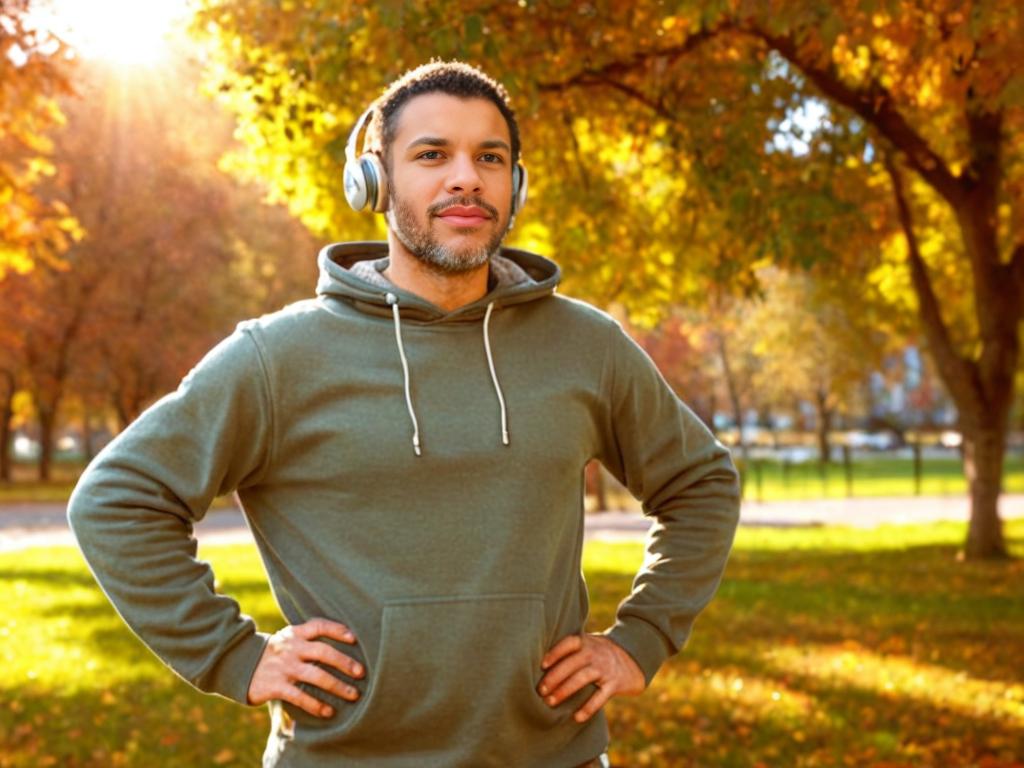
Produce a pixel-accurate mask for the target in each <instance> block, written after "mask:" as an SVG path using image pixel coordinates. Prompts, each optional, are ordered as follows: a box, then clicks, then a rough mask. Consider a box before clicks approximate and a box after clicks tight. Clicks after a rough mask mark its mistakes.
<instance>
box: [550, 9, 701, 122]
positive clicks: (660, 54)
mask: <svg viewBox="0 0 1024 768" xmlns="http://www.w3.org/2000/svg"><path fill="white" fill-rule="evenodd" d="M718 32H719V29H705V30H701V31H700V32H697V33H695V34H692V35H690V36H689V37H687V38H686V40H684V41H683V42H682V43H680V44H679V45H673V46H669V47H667V48H656V49H654V50H650V51H639V52H636V53H634V54H633V55H632V56H628V57H626V58H624V59H621V60H615V61H610V62H608V63H607V64H604V65H603V66H600V67H589V66H588V67H584V68H583V69H581V70H580V71H579V72H577V73H576V74H574V75H572V76H570V77H567V78H565V79H563V80H555V81H551V82H546V83H545V82H542V83H538V84H537V90H538V91H541V92H545V93H561V92H563V91H567V90H569V89H570V88H575V87H585V86H594V85H607V86H609V87H611V88H615V89H616V90H618V91H620V92H622V93H624V94H626V95H627V96H629V97H630V98H632V99H634V100H636V101H638V102H640V103H641V104H643V105H644V106H646V107H648V108H650V109H651V110H652V111H653V112H654V113H655V114H657V115H658V116H659V117H662V118H664V119H666V120H669V121H671V122H673V123H675V122H678V121H679V117H678V115H675V114H674V113H672V112H670V111H669V110H668V109H666V108H665V105H664V104H662V103H661V100H660V99H658V100H655V99H652V98H650V97H649V96H647V95H646V94H644V93H642V92H641V91H639V90H638V89H636V88H633V87H632V86H629V85H626V84H625V83H623V82H622V81H621V80H619V79H617V78H619V77H622V76H624V75H628V74H630V73H632V72H635V71H636V70H637V69H641V68H643V67H646V66H647V65H648V64H649V63H650V62H651V61H656V60H657V59H661V58H668V59H671V60H672V61H673V62H674V61H675V60H677V59H679V58H681V57H683V56H685V55H686V54H688V53H690V52H691V51H693V50H694V49H696V48H697V47H698V46H700V45H702V44H703V43H705V42H707V41H708V40H711V39H712V38H713V37H715V36H716V35H717V34H718Z"/></svg>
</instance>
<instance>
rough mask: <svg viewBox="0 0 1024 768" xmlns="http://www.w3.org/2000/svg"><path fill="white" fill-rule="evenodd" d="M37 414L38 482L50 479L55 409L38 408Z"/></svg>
mask: <svg viewBox="0 0 1024 768" xmlns="http://www.w3.org/2000/svg"><path fill="white" fill-rule="evenodd" d="M36 410H38V412H39V480H40V481H42V482H46V481H48V480H49V479H50V468H51V465H52V463H53V428H54V422H55V421H56V419H55V415H56V409H49V408H38V407H37V409H36Z"/></svg>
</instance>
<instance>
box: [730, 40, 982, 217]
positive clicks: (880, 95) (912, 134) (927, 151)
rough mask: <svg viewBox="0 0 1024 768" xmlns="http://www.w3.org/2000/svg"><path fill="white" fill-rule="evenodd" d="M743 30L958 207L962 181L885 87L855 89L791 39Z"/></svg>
mask: <svg viewBox="0 0 1024 768" xmlns="http://www.w3.org/2000/svg"><path fill="white" fill-rule="evenodd" d="M744 29H745V30H746V31H748V32H749V33H750V34H752V35H754V36H756V37H758V38H760V39H761V40H763V41H764V42H765V43H767V44H768V45H769V46H771V47H772V48H774V49H775V50H776V51H778V52H779V54H781V55H782V56H783V58H785V59H786V60H787V61H789V62H790V63H791V64H793V65H794V66H795V67H797V68H798V69H799V70H800V71H801V72H803V73H804V75H805V76H806V77H807V78H808V79H809V80H810V81H811V82H812V83H814V84H815V85H816V86H817V87H818V89H819V90H820V91H821V92H822V93H824V94H825V95H826V96H828V97H829V98H830V99H832V100H833V101H835V102H836V103H837V104H842V105H843V106H845V107H847V108H849V109H851V110H853V111H854V112H855V113H857V114H858V115H860V116H861V118H863V119H864V121H865V122H867V123H869V124H870V125H873V126H874V127H875V128H876V129H877V130H878V131H879V133H881V134H882V135H883V136H884V137H885V138H886V139H888V140H889V141H890V142H891V143H892V145H893V146H894V147H895V148H896V149H898V150H900V151H901V152H903V154H904V155H905V156H906V158H907V162H908V163H909V164H910V166H911V167H912V168H913V169H914V170H915V171H917V172H918V173H919V174H920V175H921V177H922V178H924V179H925V181H927V182H928V183H929V184H930V185H931V186H932V187H933V188H934V189H935V190H936V191H937V192H938V193H939V194H940V195H942V197H943V198H945V199H946V201H947V202H948V203H949V204H950V205H952V206H954V207H955V206H957V205H959V204H960V202H961V200H962V198H963V189H962V186H961V184H960V180H959V179H958V178H957V177H956V176H954V175H953V173H952V172H951V171H950V170H949V167H948V166H947V165H946V163H945V161H944V160H943V159H942V157H941V156H939V154H938V153H937V152H935V150H933V149H932V148H931V147H930V146H928V143H927V142H926V141H925V140H924V138H922V137H921V135H920V134H919V133H917V131H915V130H914V129H913V128H912V127H911V126H910V125H909V124H908V123H907V121H906V120H905V119H904V117H903V115H901V114H900V113H899V111H898V110H897V109H896V104H895V101H894V100H893V98H892V94H891V93H889V91H888V90H887V89H886V88H884V87H882V86H881V85H879V84H878V83H875V82H872V83H871V84H870V85H869V86H868V87H867V88H866V89H860V90H859V89H856V88H853V87H851V86H849V85H847V84H846V83H844V82H843V81H842V80H841V79H840V78H839V76H838V75H837V73H836V71H835V70H834V68H832V67H822V66H819V65H815V64H813V63H811V62H808V61H804V60H802V59H801V58H800V54H799V51H798V46H797V43H796V41H795V40H793V38H792V37H790V36H788V35H775V34H772V33H770V32H768V31H767V30H764V29H761V28H759V27H757V26H747V27H744Z"/></svg>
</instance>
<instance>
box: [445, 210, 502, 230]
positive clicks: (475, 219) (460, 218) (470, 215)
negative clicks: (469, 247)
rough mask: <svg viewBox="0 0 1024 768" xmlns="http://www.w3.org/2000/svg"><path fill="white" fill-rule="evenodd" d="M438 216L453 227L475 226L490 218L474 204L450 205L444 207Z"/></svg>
mask: <svg viewBox="0 0 1024 768" xmlns="http://www.w3.org/2000/svg"><path fill="white" fill-rule="evenodd" d="M438 216H439V217H440V218H442V219H444V220H445V221H446V222H447V223H448V224H451V225H452V226H455V227H476V226H479V225H480V224H483V223H484V222H485V221H487V220H488V219H490V218H491V215H490V214H489V213H487V211H485V210H484V209H483V208H478V207H476V206H475V205H473V206H466V205H456V206H452V207H451V208H446V209H445V210H444V211H442V212H441V213H439V214H438Z"/></svg>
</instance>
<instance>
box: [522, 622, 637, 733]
mask: <svg viewBox="0 0 1024 768" xmlns="http://www.w3.org/2000/svg"><path fill="white" fill-rule="evenodd" d="M541 666H542V667H544V668H545V669H547V670H548V672H547V674H546V675H544V677H543V678H542V679H541V681H540V684H539V685H538V686H537V691H538V692H539V693H540V694H541V696H544V697H545V698H544V701H545V702H546V703H547V704H548V705H549V706H552V707H555V706H558V705H559V704H561V703H562V702H563V701H565V700H566V699H567V698H569V697H570V696H572V695H573V694H575V693H577V692H578V691H580V690H581V689H583V688H584V686H586V685H589V684H591V683H593V684H595V685H596V686H597V689H598V690H597V691H596V692H595V693H594V694H592V695H591V696H590V698H589V699H588V700H587V702H586V703H585V704H584V705H583V706H582V707H581V708H580V709H578V710H577V711H576V712H575V713H574V715H573V716H574V718H575V719H576V721H577V722H581V723H582V722H583V721H585V720H587V719H588V718H590V717H592V716H593V715H594V713H595V712H597V711H598V710H600V709H601V707H603V706H604V705H605V703H606V702H607V701H608V700H609V699H610V698H612V697H613V696H622V695H626V696H632V695H637V694H639V693H642V692H643V690H644V688H645V687H646V686H645V682H644V675H643V671H642V670H641V669H640V667H639V666H638V665H637V663H636V661H634V660H633V658H632V657H631V656H629V654H628V653H627V652H626V651H625V650H624V649H623V648H622V647H621V646H619V645H618V644H616V643H615V642H614V641H612V640H610V639H608V638H607V637H604V636H601V635H592V634H584V635H571V636H569V637H566V638H563V639H562V640H560V641H559V642H558V643H556V644H555V646H554V647H553V648H552V649H551V650H550V651H548V653H547V654H546V655H545V656H544V659H543V660H542V661H541Z"/></svg>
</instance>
